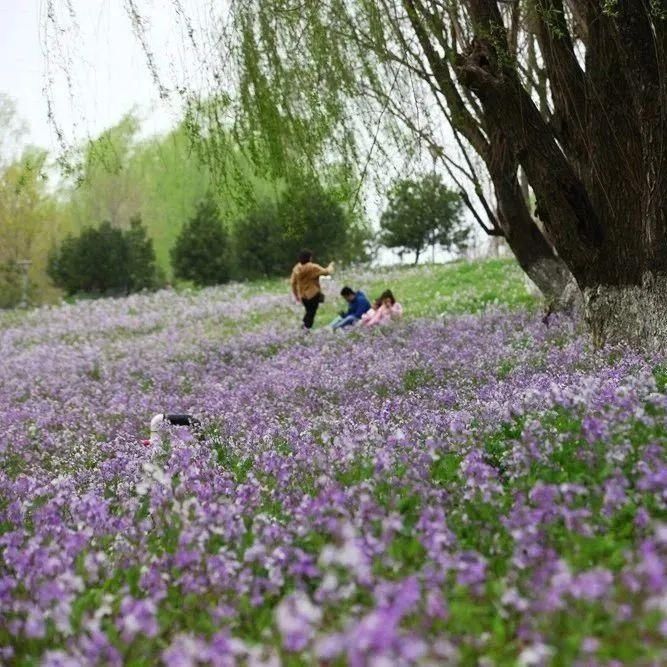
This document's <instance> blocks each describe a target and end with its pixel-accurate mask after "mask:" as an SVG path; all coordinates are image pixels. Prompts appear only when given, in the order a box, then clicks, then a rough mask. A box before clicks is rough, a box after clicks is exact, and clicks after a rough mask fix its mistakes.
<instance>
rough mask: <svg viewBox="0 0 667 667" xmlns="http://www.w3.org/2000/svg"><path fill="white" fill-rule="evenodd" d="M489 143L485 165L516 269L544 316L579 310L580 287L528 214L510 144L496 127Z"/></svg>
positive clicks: (490, 135)
mask: <svg viewBox="0 0 667 667" xmlns="http://www.w3.org/2000/svg"><path fill="white" fill-rule="evenodd" d="M489 141H490V149H491V150H490V152H489V156H488V163H487V166H488V169H489V174H490V175H491V179H492V181H493V186H494V188H495V192H496V198H497V200H498V219H499V222H500V226H501V228H502V230H503V232H504V235H505V239H506V240H507V244H508V245H509V247H510V249H511V250H512V252H513V253H514V256H515V257H516V260H517V262H518V263H519V266H521V268H522V269H523V270H524V271H525V272H526V274H527V275H528V277H529V278H530V279H531V280H532V281H533V282H534V283H535V285H537V287H538V289H539V290H540V291H541V292H542V294H543V295H544V297H545V301H546V304H545V305H546V311H547V313H552V312H555V311H566V312H574V311H578V310H579V309H580V308H581V306H582V300H581V293H580V291H579V288H578V287H577V284H576V282H575V280H574V277H573V276H572V274H571V273H570V270H569V269H568V268H567V266H566V265H565V262H563V260H562V259H560V257H558V256H557V255H556V253H555V252H554V250H553V248H552V247H551V245H550V243H549V242H548V241H547V239H546V238H545V237H544V235H543V234H542V232H541V230H540V228H539V227H538V226H537V224H536V223H535V221H534V220H533V218H532V216H531V215H530V211H529V210H528V206H527V204H526V199H525V197H524V194H523V192H522V190H521V185H520V183H519V179H518V176H517V162H516V158H515V156H514V154H513V152H512V150H511V147H510V144H509V142H508V141H507V139H506V137H505V135H504V134H503V132H502V131H500V130H499V129H497V128H496V129H495V130H494V131H493V132H491V133H490V134H489Z"/></svg>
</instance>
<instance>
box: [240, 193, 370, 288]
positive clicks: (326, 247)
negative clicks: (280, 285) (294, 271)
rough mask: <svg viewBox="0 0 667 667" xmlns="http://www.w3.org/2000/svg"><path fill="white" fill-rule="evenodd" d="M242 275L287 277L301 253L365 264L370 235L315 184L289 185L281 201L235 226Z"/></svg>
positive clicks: (262, 206)
mask: <svg viewBox="0 0 667 667" xmlns="http://www.w3.org/2000/svg"><path fill="white" fill-rule="evenodd" d="M234 229H235V231H234V237H235V248H236V256H237V271H238V275H239V276H240V277H243V278H253V277H260V276H275V275H284V274H286V273H288V272H289V270H290V269H291V267H292V266H293V265H294V262H295V260H296V256H297V254H298V252H299V250H300V249H301V248H304V247H306V248H310V249H312V250H313V252H314V253H315V255H316V256H317V258H318V261H329V260H331V259H336V260H339V261H342V262H355V261H363V260H365V259H366V257H367V250H366V243H367V241H368V240H369V238H370V232H369V231H368V230H367V228H366V227H365V226H364V225H363V224H362V223H360V222H359V221H358V220H355V219H353V218H352V219H351V217H350V216H349V215H348V214H347V213H346V211H345V209H344V208H343V206H341V204H340V203H339V202H338V201H337V200H336V199H335V198H334V196H333V195H331V194H330V193H328V192H326V191H325V190H323V189H322V188H321V187H320V186H319V185H317V184H315V183H312V182H311V183H306V184H304V183H296V184H292V185H290V186H288V187H287V188H286V189H285V190H284V191H283V192H282V194H281V196H280V199H279V200H278V202H277V203H276V202H269V201H265V202H262V203H260V204H259V205H258V206H256V207H253V208H252V209H251V210H250V211H249V212H248V214H247V215H245V216H244V217H242V218H241V219H240V220H238V221H237V222H236V223H235V225H234Z"/></svg>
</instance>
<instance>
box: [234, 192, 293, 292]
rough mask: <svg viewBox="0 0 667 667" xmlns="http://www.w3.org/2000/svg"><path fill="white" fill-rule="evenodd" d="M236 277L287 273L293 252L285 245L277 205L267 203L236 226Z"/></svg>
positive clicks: (262, 276) (261, 204) (258, 276)
mask: <svg viewBox="0 0 667 667" xmlns="http://www.w3.org/2000/svg"><path fill="white" fill-rule="evenodd" d="M234 249H235V256H236V266H235V271H236V274H237V275H238V276H239V277H240V278H243V279H252V278H266V277H269V276H277V275H280V274H281V273H283V270H284V267H285V261H286V258H287V257H288V256H289V254H290V249H289V248H288V247H287V244H286V243H285V239H284V234H283V230H282V229H281V227H280V224H279V217H278V207H277V205H276V203H275V202H272V201H267V200H265V201H263V202H260V203H259V204H258V205H257V206H255V207H254V208H252V209H251V210H250V211H249V212H248V213H247V214H246V215H244V216H243V217H242V218H241V219H239V220H237V221H236V223H235V225H234Z"/></svg>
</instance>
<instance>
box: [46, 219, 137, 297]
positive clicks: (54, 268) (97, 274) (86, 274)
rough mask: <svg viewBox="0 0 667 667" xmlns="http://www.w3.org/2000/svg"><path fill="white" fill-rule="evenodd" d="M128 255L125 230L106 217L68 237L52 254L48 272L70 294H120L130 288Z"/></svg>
mask: <svg viewBox="0 0 667 667" xmlns="http://www.w3.org/2000/svg"><path fill="white" fill-rule="evenodd" d="M128 258H129V253H128V246H127V241H126V239H125V238H124V237H123V232H122V231H121V230H120V229H116V228H114V227H112V226H111V223H110V222H109V221H108V220H105V221H104V222H103V223H102V224H101V225H100V226H99V227H97V228H94V227H88V228H87V229H84V230H83V231H82V232H81V234H80V235H79V236H78V237H74V236H69V237H67V238H66V239H65V241H63V243H62V244H61V245H60V247H59V248H58V249H57V250H56V251H54V252H53V253H52V254H51V256H50V258H49V264H48V273H49V276H50V277H51V279H52V280H53V282H54V284H55V285H57V286H58V287H61V288H63V289H64V290H65V291H66V292H67V294H70V295H72V294H76V293H77V292H86V293H93V294H109V293H119V292H124V291H127V288H128V285H129V283H130V277H129V270H128V265H129V262H128Z"/></svg>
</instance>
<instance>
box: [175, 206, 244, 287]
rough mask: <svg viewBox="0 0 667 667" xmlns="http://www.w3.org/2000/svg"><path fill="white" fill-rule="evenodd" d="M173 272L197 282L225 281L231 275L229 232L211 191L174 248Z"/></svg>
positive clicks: (181, 233)
mask: <svg viewBox="0 0 667 667" xmlns="http://www.w3.org/2000/svg"><path fill="white" fill-rule="evenodd" d="M171 263H172V267H173V270H174V275H175V276H176V277H177V278H180V279H182V280H191V281H192V282H193V283H194V284H195V285H199V286H206V285H217V284H219V283H225V282H227V281H228V280H229V278H230V276H231V269H230V264H231V260H230V240H229V234H228V232H227V230H226V228H225V227H224V225H223V223H222V220H221V218H220V211H219V210H218V206H217V204H216V203H215V201H214V199H213V198H212V196H211V195H208V196H207V197H206V199H204V200H203V201H202V202H200V204H199V206H198V207H197V211H196V213H195V215H194V217H192V218H191V219H190V221H189V222H188V223H187V224H186V225H185V226H184V227H183V228H182V229H181V232H180V234H179V235H178V238H177V239H176V244H175V245H174V247H173V248H172V250H171Z"/></svg>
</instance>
